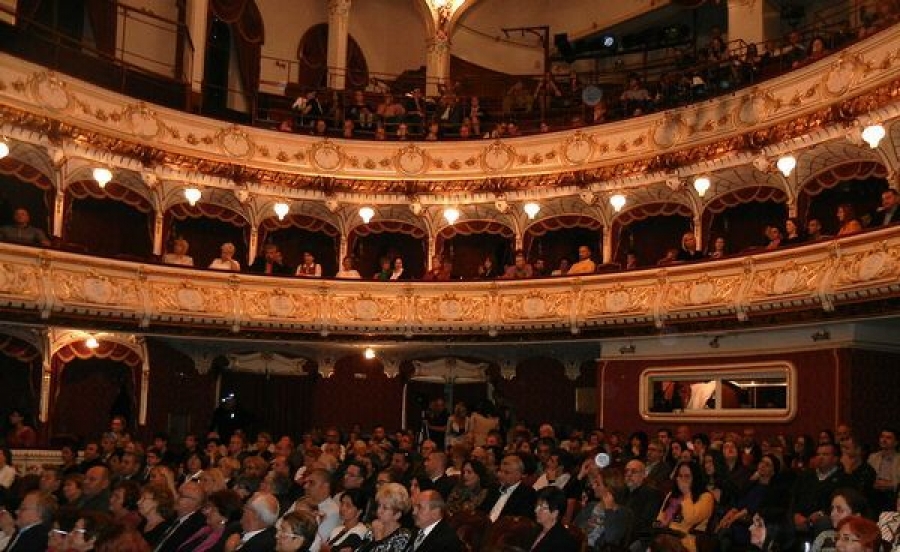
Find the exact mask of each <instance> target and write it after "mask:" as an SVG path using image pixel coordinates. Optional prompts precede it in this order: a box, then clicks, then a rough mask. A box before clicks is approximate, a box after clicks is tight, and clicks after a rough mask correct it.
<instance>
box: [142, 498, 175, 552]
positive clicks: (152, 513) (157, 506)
mask: <svg viewBox="0 0 900 552" xmlns="http://www.w3.org/2000/svg"><path fill="white" fill-rule="evenodd" d="M138 512H140V514H141V515H142V516H143V517H144V520H146V523H145V524H144V529H143V536H144V540H145V541H147V544H149V545H150V546H152V547H155V546H156V545H157V544H159V542H160V541H161V540H162V538H163V537H164V536H165V534H166V531H167V530H168V529H169V527H170V526H171V522H172V518H173V517H174V515H175V497H174V496H173V495H172V491H170V490H169V489H168V488H167V487H165V486H163V485H156V484H153V483H151V484H149V485H145V486H144V488H143V489H142V490H141V499H140V500H139V501H138Z"/></svg>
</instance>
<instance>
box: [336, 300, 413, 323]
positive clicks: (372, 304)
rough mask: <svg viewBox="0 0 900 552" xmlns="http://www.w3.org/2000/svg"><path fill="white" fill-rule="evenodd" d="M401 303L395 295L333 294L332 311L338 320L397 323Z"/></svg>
mask: <svg viewBox="0 0 900 552" xmlns="http://www.w3.org/2000/svg"><path fill="white" fill-rule="evenodd" d="M402 311H403V303H402V300H401V299H399V298H397V297H373V296H372V295H370V294H368V293H362V294H360V295H358V296H355V297H354V296H335V298H334V301H333V303H332V312H333V314H334V317H335V318H336V319H338V320H355V321H358V322H385V323H397V322H399V321H400V319H401V317H402Z"/></svg>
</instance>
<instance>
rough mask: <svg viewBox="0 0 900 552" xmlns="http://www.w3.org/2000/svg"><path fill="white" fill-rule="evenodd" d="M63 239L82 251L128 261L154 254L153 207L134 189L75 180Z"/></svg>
mask: <svg viewBox="0 0 900 552" xmlns="http://www.w3.org/2000/svg"><path fill="white" fill-rule="evenodd" d="M66 205H67V207H66V213H67V214H66V218H65V220H66V226H65V229H64V230H63V238H64V239H65V241H66V245H67V246H68V247H71V248H74V249H76V250H79V251H84V252H88V253H93V254H97V255H106V256H110V257H118V258H123V259H128V260H143V261H146V260H150V259H151V258H152V256H153V231H152V228H153V217H154V215H153V208H152V206H151V205H150V202H149V201H148V200H147V199H146V198H144V197H143V196H141V195H140V194H138V193H137V192H134V191H133V190H130V189H128V188H126V187H124V186H121V185H119V184H116V183H115V182H110V183H109V184H107V185H106V188H105V189H101V188H100V187H99V186H98V185H97V184H96V183H95V182H92V181H81V182H74V183H72V184H70V185H69V187H68V188H67V189H66Z"/></svg>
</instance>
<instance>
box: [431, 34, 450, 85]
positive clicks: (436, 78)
mask: <svg viewBox="0 0 900 552" xmlns="http://www.w3.org/2000/svg"><path fill="white" fill-rule="evenodd" d="M425 63H426V65H425V95H426V96H432V97H433V96H438V95H439V94H440V87H441V86H442V85H443V84H444V83H446V82H447V80H448V79H449V78H450V40H449V39H448V38H447V35H446V33H445V32H444V31H443V30H438V31H437V32H436V33H435V36H434V37H433V38H431V39H430V40H429V41H428V53H427V58H426V62H425Z"/></svg>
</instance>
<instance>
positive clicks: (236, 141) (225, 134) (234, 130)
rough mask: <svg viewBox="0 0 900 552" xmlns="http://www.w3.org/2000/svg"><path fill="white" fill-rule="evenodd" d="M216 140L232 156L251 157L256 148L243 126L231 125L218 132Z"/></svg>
mask: <svg viewBox="0 0 900 552" xmlns="http://www.w3.org/2000/svg"><path fill="white" fill-rule="evenodd" d="M215 140H216V142H217V143H218V144H219V147H220V148H221V149H222V151H223V152H224V153H225V154H227V155H230V156H231V157H239V158H242V159H249V158H251V157H253V153H254V150H255V148H256V146H255V144H254V143H253V140H252V139H251V138H250V136H249V135H248V134H247V132H246V131H244V130H243V129H242V128H241V127H239V126H237V125H231V126H229V127H226V128H223V129H222V130H220V131H219V132H217V133H216V136H215Z"/></svg>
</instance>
